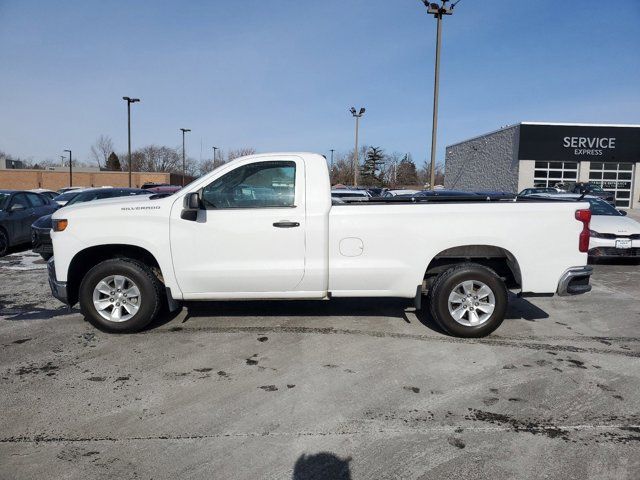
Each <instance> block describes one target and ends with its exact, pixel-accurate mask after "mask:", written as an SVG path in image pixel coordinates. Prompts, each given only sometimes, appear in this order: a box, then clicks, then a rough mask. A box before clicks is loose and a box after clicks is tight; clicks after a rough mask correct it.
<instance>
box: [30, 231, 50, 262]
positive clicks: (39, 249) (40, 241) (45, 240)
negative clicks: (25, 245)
mask: <svg viewBox="0 0 640 480" xmlns="http://www.w3.org/2000/svg"><path fill="white" fill-rule="evenodd" d="M31 246H32V247H33V248H32V250H33V252H35V253H49V254H51V255H53V244H52V243H51V229H50V228H37V227H31Z"/></svg>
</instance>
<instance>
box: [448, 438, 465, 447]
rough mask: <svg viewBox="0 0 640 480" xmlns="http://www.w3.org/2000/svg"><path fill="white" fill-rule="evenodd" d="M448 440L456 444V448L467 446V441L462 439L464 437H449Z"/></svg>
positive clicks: (451, 443) (453, 444) (450, 443)
mask: <svg viewBox="0 0 640 480" xmlns="http://www.w3.org/2000/svg"><path fill="white" fill-rule="evenodd" d="M447 442H448V443H449V445H452V446H454V447H456V448H460V449H462V448H464V447H466V445H465V443H464V442H463V441H462V439H461V438H458V437H449V438H448V439H447Z"/></svg>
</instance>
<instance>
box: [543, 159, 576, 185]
mask: <svg viewBox="0 0 640 480" xmlns="http://www.w3.org/2000/svg"><path fill="white" fill-rule="evenodd" d="M577 181H578V163H577V162H536V164H535V170H534V173H533V186H534V187H555V186H556V185H558V184H565V185H566V184H567V183H575V182H577Z"/></svg>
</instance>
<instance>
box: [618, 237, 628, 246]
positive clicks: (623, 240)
mask: <svg viewBox="0 0 640 480" xmlns="http://www.w3.org/2000/svg"><path fill="white" fill-rule="evenodd" d="M616 248H631V240H629V239H626V238H625V239H622V240H616Z"/></svg>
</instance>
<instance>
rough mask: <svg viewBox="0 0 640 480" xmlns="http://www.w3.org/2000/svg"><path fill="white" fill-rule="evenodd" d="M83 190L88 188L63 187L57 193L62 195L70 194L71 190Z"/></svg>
mask: <svg viewBox="0 0 640 480" xmlns="http://www.w3.org/2000/svg"><path fill="white" fill-rule="evenodd" d="M85 188H88V187H63V188H61V189H59V190H58V193H59V194H60V195H62V194H63V193H67V192H71V191H73V190H84V189H85Z"/></svg>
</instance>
